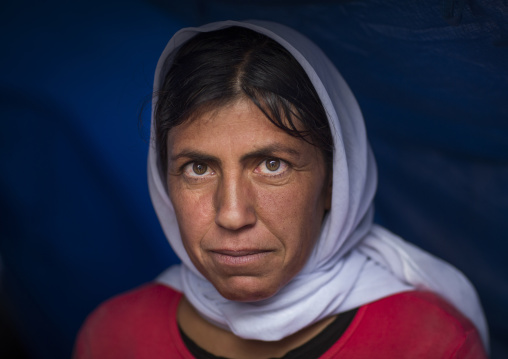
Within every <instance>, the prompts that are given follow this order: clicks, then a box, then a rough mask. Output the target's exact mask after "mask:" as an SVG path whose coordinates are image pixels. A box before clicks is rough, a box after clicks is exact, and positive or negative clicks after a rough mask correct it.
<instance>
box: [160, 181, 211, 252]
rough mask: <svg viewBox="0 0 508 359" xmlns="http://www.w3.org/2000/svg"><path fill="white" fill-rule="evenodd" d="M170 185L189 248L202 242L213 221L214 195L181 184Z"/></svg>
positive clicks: (171, 197) (186, 245)
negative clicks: (186, 187)
mask: <svg viewBox="0 0 508 359" xmlns="http://www.w3.org/2000/svg"><path fill="white" fill-rule="evenodd" d="M168 187H169V195H170V199H171V202H172V203H173V208H174V209H175V214H176V218H177V221H178V226H179V229H180V234H181V236H182V241H183V244H184V246H185V247H186V248H187V249H189V247H190V246H193V245H195V244H197V243H199V242H200V240H201V239H202V238H203V236H204V234H205V233H206V231H207V230H208V228H209V227H210V224H211V223H213V220H214V215H213V204H212V196H210V195H209V194H208V193H205V192H199V191H189V190H186V189H185V188H181V186H177V185H175V186H172V185H171V184H170V185H169V186H168Z"/></svg>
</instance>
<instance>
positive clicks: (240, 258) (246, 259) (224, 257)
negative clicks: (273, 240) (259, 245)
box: [210, 249, 273, 267]
mask: <svg viewBox="0 0 508 359" xmlns="http://www.w3.org/2000/svg"><path fill="white" fill-rule="evenodd" d="M272 252H273V251H271V250H259V249H243V250H228V249H221V250H212V251H210V254H211V256H212V258H213V260H214V261H215V262H216V263H217V264H221V265H225V266H234V267H236V266H246V265H254V264H257V263H259V262H260V261H262V260H263V259H265V258H266V257H267V256H268V255H269V254H270V253H272Z"/></svg>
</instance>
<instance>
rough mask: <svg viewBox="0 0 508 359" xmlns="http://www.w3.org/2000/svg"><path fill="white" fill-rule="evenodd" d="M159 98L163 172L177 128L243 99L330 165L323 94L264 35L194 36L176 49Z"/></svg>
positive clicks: (232, 30)
mask: <svg viewBox="0 0 508 359" xmlns="http://www.w3.org/2000/svg"><path fill="white" fill-rule="evenodd" d="M157 95H158V100H157V103H156V108H155V131H156V146H157V152H158V154H159V159H160V161H161V162H160V165H161V168H162V170H163V171H164V172H163V173H164V174H165V173H166V169H167V160H168V158H167V157H168V155H167V145H166V141H167V135H168V132H169V131H170V130H171V129H172V128H173V127H175V126H178V125H179V124H181V123H183V122H185V121H187V120H190V119H192V117H193V116H195V115H197V114H199V113H200V112H201V111H206V110H208V109H213V108H220V107H222V106H224V105H227V104H230V103H232V102H234V101H236V100H239V99H241V98H247V99H250V100H251V101H252V102H253V103H254V104H256V106H257V107H258V108H259V109H260V110H261V111H262V112H263V113H264V114H265V116H266V117H267V118H268V119H269V120H270V121H271V122H272V123H273V124H274V125H275V126H277V127H279V128H281V129H283V130H284V131H286V132H287V133H288V134H290V135H291V136H295V137H300V138H302V139H303V140H305V141H307V142H309V143H311V144H313V145H314V146H316V147H318V148H319V149H320V150H321V151H322V152H323V155H324V159H325V162H326V164H327V165H328V166H329V167H331V163H332V158H333V139H332V135H331V131H330V126H329V124H328V119H327V116H326V112H325V110H324V108H323V105H322V104H321V101H320V99H319V96H318V94H317V93H316V90H315V89H314V86H313V85H312V83H311V82H310V79H309V77H308V76H307V74H306V73H305V71H304V70H303V68H302V67H301V65H300V64H299V63H298V61H296V59H295V58H294V57H293V56H292V55H291V54H290V53H289V52H288V51H287V50H286V49H285V48H283V47H282V46H281V45H279V44H278V43H277V42H276V41H274V40H272V39H270V38H268V37H266V36H265V35H262V34H259V33H257V32H255V31H252V30H249V29H245V28H241V27H229V28H227V29H224V30H218V31H213V32H208V33H201V34H198V35H196V36H195V37H193V38H192V39H190V40H189V41H188V42H186V43H185V44H184V45H182V47H181V48H180V49H179V50H178V52H177V54H176V55H175V57H174V60H173V62H172V63H171V68H170V69H169V71H168V73H167V74H166V77H165V79H164V82H163V85H162V87H161V89H160V91H159V92H158V94H157ZM295 119H296V120H298V121H299V122H300V123H301V125H303V128H304V129H303V130H297V127H296V125H295Z"/></svg>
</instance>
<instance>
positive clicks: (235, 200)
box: [215, 178, 256, 230]
mask: <svg viewBox="0 0 508 359" xmlns="http://www.w3.org/2000/svg"><path fill="white" fill-rule="evenodd" d="M248 186H249V185H248V184H247V183H245V182H244V181H242V179H241V178H223V179H222V181H221V183H220V184H219V186H218V188H217V192H216V198H215V204H216V214H215V223H216V224H217V225H218V226H220V227H223V228H226V229H229V230H239V229H242V228H244V227H246V226H250V225H253V224H254V223H255V222H256V213H255V210H254V206H253V198H252V195H251V193H250V192H251V191H249V187H248Z"/></svg>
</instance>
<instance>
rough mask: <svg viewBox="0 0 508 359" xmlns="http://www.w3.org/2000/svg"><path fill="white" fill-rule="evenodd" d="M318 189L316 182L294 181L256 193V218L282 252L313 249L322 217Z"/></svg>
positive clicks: (321, 205) (320, 195)
mask: <svg viewBox="0 0 508 359" xmlns="http://www.w3.org/2000/svg"><path fill="white" fill-rule="evenodd" d="M302 183H303V184H306V185H303V184H302ZM321 189H322V184H320V183H313V182H312V181H311V182H310V183H306V181H298V182H295V183H292V184H291V185H289V186H282V187H274V188H266V189H263V190H260V191H259V193H258V211H257V212H258V216H259V217H260V219H262V220H263V222H264V223H265V224H266V226H267V227H268V228H269V229H270V231H271V232H272V233H274V234H275V235H276V236H277V237H278V238H280V239H281V240H282V241H283V245H284V246H285V247H286V250H289V251H291V252H299V251H303V252H309V251H310V250H311V248H312V247H313V244H314V242H315V240H316V239H317V237H318V235H319V231H320V229H321V222H322V220H323V215H324V205H325V204H324V200H323V199H324V198H323V195H322V194H321V193H322V190H321ZM309 248H310V249H309Z"/></svg>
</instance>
